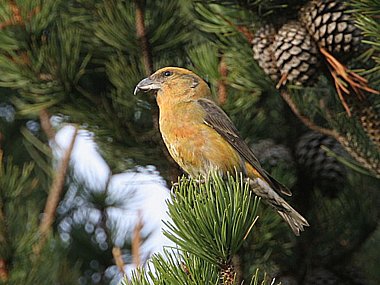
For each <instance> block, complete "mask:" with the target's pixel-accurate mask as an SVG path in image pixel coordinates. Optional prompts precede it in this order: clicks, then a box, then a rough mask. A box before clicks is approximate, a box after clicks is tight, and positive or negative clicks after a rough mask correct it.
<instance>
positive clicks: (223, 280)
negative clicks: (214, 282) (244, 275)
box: [219, 263, 236, 285]
mask: <svg viewBox="0 0 380 285" xmlns="http://www.w3.org/2000/svg"><path fill="white" fill-rule="evenodd" d="M219 274H220V275H219V276H220V284H221V285H233V284H235V283H236V282H235V281H236V272H235V268H234V266H233V264H232V263H227V264H224V265H223V266H221V269H220V273H219Z"/></svg>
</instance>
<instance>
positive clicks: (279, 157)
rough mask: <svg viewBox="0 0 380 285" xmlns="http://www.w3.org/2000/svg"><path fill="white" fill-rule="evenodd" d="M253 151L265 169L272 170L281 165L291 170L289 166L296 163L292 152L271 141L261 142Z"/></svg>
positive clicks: (255, 145)
mask: <svg viewBox="0 0 380 285" xmlns="http://www.w3.org/2000/svg"><path fill="white" fill-rule="evenodd" d="M252 149H253V152H254V153H255V154H256V155H257V158H258V159H259V161H260V163H261V164H263V165H264V166H265V167H264V168H265V169H272V168H273V167H275V166H278V165H279V164H281V163H284V164H286V166H287V168H289V165H292V164H293V163H294V162H293V158H292V155H291V153H290V150H289V149H288V148H287V147H285V146H283V145H277V144H275V142H274V141H273V140H271V139H267V140H260V141H259V142H258V143H256V144H254V145H252Z"/></svg>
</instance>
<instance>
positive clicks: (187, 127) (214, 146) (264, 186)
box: [134, 67, 309, 236]
mask: <svg viewBox="0 0 380 285" xmlns="http://www.w3.org/2000/svg"><path fill="white" fill-rule="evenodd" d="M139 91H143V92H149V91H150V92H152V93H153V94H154V96H155V97H156V101H157V105H158V108H159V129H160V132H161V135H162V138H163V141H164V143H165V145H166V147H167V149H168V151H169V153H170V155H171V156H172V157H173V159H174V161H175V162H176V163H177V164H178V165H179V166H180V167H181V168H182V169H183V170H184V172H186V173H187V174H188V175H189V176H190V177H194V178H198V177H207V175H208V174H209V173H210V172H212V171H214V172H217V173H218V174H220V175H222V176H223V175H225V174H226V173H234V172H235V171H238V172H241V173H242V174H243V176H244V178H245V179H247V181H248V182H249V184H250V189H252V191H253V192H254V193H255V194H256V195H257V196H259V197H261V198H262V199H263V200H264V201H266V202H267V203H268V204H269V205H271V206H272V207H274V208H275V210H276V211H277V212H278V213H279V215H280V216H281V217H282V218H283V219H284V220H285V221H286V222H287V223H288V224H289V226H290V228H291V229H292V231H293V232H294V234H295V235H297V236H299V235H300V231H304V227H306V226H309V223H308V222H307V220H306V219H305V218H304V217H303V216H302V215H301V214H299V213H298V212H297V211H296V210H295V209H293V208H292V207H291V206H290V205H289V204H288V203H287V202H286V201H285V200H284V198H282V197H281V194H280V193H282V194H285V195H288V196H290V195H291V192H290V191H289V190H288V188H287V187H286V186H284V185H283V184H281V183H280V182H278V181H277V180H276V179H274V178H273V177H271V176H270V175H269V174H268V173H267V172H266V171H265V170H264V169H263V168H262V167H261V165H260V162H259V161H258V159H257V158H256V156H255V154H254V153H253V152H252V150H251V149H250V148H249V146H248V145H247V144H246V143H245V142H244V140H243V139H242V137H241V136H240V134H239V132H238V130H237V128H236V127H235V125H234V124H233V122H232V121H231V119H230V118H229V117H228V115H227V114H226V113H225V112H224V111H223V110H222V109H221V108H220V107H219V106H218V105H217V104H216V103H215V102H214V101H213V100H212V94H211V90H210V88H209V86H208V84H207V83H206V82H205V81H204V80H203V79H202V78H201V77H200V76H198V75H196V74H195V73H194V72H192V71H190V70H188V69H185V68H181V67H164V68H161V69H159V70H157V71H156V72H154V73H153V74H152V75H150V76H149V77H147V78H145V79H143V80H141V81H140V82H139V83H138V84H137V85H136V87H135V90H134V94H135V95H136V94H137V93H138V92H139Z"/></svg>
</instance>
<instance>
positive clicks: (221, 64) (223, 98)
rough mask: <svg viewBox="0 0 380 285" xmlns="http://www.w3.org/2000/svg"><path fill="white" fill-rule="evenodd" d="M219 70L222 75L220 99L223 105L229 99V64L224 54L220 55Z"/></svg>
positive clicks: (219, 90) (219, 89)
mask: <svg viewBox="0 0 380 285" xmlns="http://www.w3.org/2000/svg"><path fill="white" fill-rule="evenodd" d="M218 71H219V75H220V79H219V80H218V101H219V104H221V105H223V104H224V103H226V100H227V85H226V78H227V75H228V66H227V63H226V60H225V59H224V56H223V55H221V57H220V61H219V67H218Z"/></svg>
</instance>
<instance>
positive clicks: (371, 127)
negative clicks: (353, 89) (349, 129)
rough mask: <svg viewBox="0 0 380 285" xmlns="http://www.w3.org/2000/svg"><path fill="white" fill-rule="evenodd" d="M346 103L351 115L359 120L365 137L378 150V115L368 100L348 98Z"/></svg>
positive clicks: (379, 142) (379, 133)
mask: <svg viewBox="0 0 380 285" xmlns="http://www.w3.org/2000/svg"><path fill="white" fill-rule="evenodd" d="M347 103H348V105H349V106H350V110H351V112H352V114H353V115H354V116H356V117H357V118H358V119H359V122H360V124H361V126H362V127H363V130H364V131H365V132H366V134H367V136H368V137H369V138H370V139H371V141H372V142H373V143H374V144H375V145H376V146H377V148H378V149H379V150H380V114H379V112H378V110H377V109H376V108H375V107H374V106H372V104H371V102H370V101H369V100H360V99H358V98H356V97H350V98H348V99H347Z"/></svg>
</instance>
